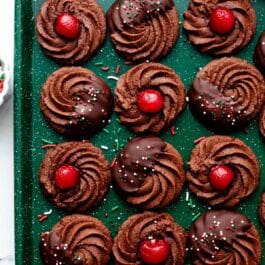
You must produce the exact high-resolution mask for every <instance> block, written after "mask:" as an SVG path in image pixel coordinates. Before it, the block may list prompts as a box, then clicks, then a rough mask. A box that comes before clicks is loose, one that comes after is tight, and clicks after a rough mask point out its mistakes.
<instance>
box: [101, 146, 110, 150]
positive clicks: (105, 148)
mask: <svg viewBox="0 0 265 265" xmlns="http://www.w3.org/2000/svg"><path fill="white" fill-rule="evenodd" d="M101 149H103V150H109V148H108V147H107V146H106V145H101Z"/></svg>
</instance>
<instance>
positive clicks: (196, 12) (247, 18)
mask: <svg viewBox="0 0 265 265" xmlns="http://www.w3.org/2000/svg"><path fill="white" fill-rule="evenodd" d="M219 6H220V7H224V8H228V9H230V10H231V11H232V13H233V15H234V17H235V27H234V29H233V30H232V31H231V32H229V33H227V34H225V35H223V34H222V35H220V34H218V33H216V32H214V31H213V30H212V29H211V27H210V26H209V21H210V17H211V13H212V11H213V10H214V9H215V8H216V7H219ZM183 27H184V29H185V30H186V31H187V34H188V39H189V41H190V42H191V43H192V44H193V45H195V46H196V47H197V48H198V49H199V50H200V51H201V52H203V53H209V54H212V55H216V56H221V55H229V54H234V53H236V52H238V51H239V50H241V49H243V48H244V47H245V46H246V45H247V44H248V43H249V41H250V40H251V39H252V37H253V35H254V34H255V32H256V13H255V9H254V7H253V6H252V4H251V2H250V1H249V0H244V1H242V0H236V1H229V0H191V1H190V3H189V6H188V9H187V11H185V13H184V22H183Z"/></svg>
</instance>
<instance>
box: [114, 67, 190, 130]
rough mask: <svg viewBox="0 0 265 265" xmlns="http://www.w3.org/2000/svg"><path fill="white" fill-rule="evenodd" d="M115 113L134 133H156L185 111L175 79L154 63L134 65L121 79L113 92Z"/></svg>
mask: <svg viewBox="0 0 265 265" xmlns="http://www.w3.org/2000/svg"><path fill="white" fill-rule="evenodd" d="M114 93H115V99H116V105H115V111H116V112H117V114H118V115H119V117H120V120H121V123H122V124H125V125H126V126H128V127H129V129H131V130H132V131H133V132H135V133H143V132H149V133H159V132H161V131H162V130H164V129H166V128H168V127H169V126H170V125H171V124H172V123H173V121H174V120H175V119H176V117H177V116H178V115H179V114H180V113H181V112H182V111H183V109H184V108H185V105H186V102H185V88H184V85H183V84H182V82H181V80H180V78H179V76H178V75H177V74H176V73H175V72H174V71H173V70H172V69H171V68H169V67H167V66H164V65H162V64H158V63H143V64H140V65H137V66H135V67H133V68H132V69H130V70H129V71H128V72H126V73H125V74H124V75H122V76H121V77H120V79H119V81H118V82H117V87H116V89H115V92H114Z"/></svg>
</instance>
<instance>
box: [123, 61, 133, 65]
mask: <svg viewBox="0 0 265 265" xmlns="http://www.w3.org/2000/svg"><path fill="white" fill-rule="evenodd" d="M124 64H125V65H130V64H132V62H124Z"/></svg>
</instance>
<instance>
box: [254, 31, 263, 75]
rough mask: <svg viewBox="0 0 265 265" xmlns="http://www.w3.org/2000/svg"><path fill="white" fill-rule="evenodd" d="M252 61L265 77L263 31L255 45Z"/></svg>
mask: <svg viewBox="0 0 265 265" xmlns="http://www.w3.org/2000/svg"><path fill="white" fill-rule="evenodd" d="M253 61H254V63H255V65H256V66H257V68H258V69H259V70H260V71H261V73H262V74H263V76H264V77H265V30H264V31H263V32H262V34H261V35H260V38H259V40H258V43H257V45H256V48H255V51H254V56H253Z"/></svg>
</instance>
